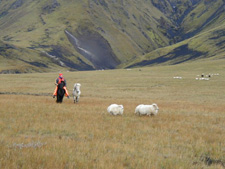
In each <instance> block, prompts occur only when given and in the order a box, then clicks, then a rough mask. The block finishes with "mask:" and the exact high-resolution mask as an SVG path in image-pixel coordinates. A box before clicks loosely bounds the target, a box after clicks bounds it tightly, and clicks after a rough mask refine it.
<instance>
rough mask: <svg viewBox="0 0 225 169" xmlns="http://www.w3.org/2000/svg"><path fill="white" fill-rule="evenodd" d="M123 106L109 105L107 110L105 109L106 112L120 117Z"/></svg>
mask: <svg viewBox="0 0 225 169" xmlns="http://www.w3.org/2000/svg"><path fill="white" fill-rule="evenodd" d="M123 110H124V108H123V105H118V104H111V105H110V106H109V107H108V108H107V112H108V113H110V114H112V115H114V116H116V115H122V114H123Z"/></svg>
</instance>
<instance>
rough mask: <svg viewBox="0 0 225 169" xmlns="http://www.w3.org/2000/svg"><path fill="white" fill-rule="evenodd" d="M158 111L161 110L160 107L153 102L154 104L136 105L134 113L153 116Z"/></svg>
mask: <svg viewBox="0 0 225 169" xmlns="http://www.w3.org/2000/svg"><path fill="white" fill-rule="evenodd" d="M158 111H159V107H158V106H157V104H155V103H153V104H152V105H144V104H140V105H138V106H137V107H136V109H135V112H134V113H135V114H137V115H148V116H150V115H151V116H153V115H156V114H157V113H158Z"/></svg>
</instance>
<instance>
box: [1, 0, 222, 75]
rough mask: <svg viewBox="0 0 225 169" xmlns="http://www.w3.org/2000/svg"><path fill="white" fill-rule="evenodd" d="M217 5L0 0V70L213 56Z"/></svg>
mask: <svg viewBox="0 0 225 169" xmlns="http://www.w3.org/2000/svg"><path fill="white" fill-rule="evenodd" d="M224 9H225V2H224V0H213V1H209V0H149V1H145V0H140V1H136V0H83V1H75V0H41V1H40V0H37V1H33V0H2V1H0V30H1V31H0V38H1V39H0V40H1V43H0V49H1V51H0V59H1V67H0V72H2V73H5V72H16V73H18V72H37V71H38V72H46V71H56V70H94V69H113V68H121V67H126V66H142V65H151V64H156V63H157V64H161V63H163V64H165V63H166V64H176V63H181V62H184V61H187V60H191V59H196V58H203V57H215V56H216V55H220V56H221V55H222V53H224V51H223V47H224V31H223V30H224V26H223V25H224V22H225V21H224V20H225V14H224V13H225V12H224ZM204 32H206V33H204ZM207 32H208V33H207ZM195 36H196V37H195ZM200 37H201V38H200ZM188 38H193V39H198V40H189V41H185V40H186V39H188ZM183 41H184V42H183ZM190 41H191V42H192V43H191V44H190ZM193 41H194V44H195V43H196V44H200V45H198V47H194V45H193ZM202 43H203V44H202ZM209 44H210V45H209ZM7 46H8V47H9V46H11V47H12V48H8V47H7ZM190 46H191V47H190ZM199 46H202V47H199ZM209 46H210V48H211V46H212V47H213V50H212V49H210V48H209ZM197 48H198V49H197ZM203 48H204V50H203ZM3 51H4V52H3ZM159 51H160V52H159ZM155 53H157V55H155ZM157 58H158V60H157ZM165 58H166V59H165ZM184 58H187V59H184ZM154 60H156V61H154ZM143 61H146V62H145V64H142V63H141V62H143ZM16 63H18V64H16ZM13 70H14V71H13Z"/></svg>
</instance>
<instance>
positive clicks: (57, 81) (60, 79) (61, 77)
mask: <svg viewBox="0 0 225 169" xmlns="http://www.w3.org/2000/svg"><path fill="white" fill-rule="evenodd" d="M61 82H64V83H65V86H64V87H63V89H64V90H65V95H66V97H67V98H70V96H69V92H68V90H67V88H66V79H65V78H64V77H63V74H62V73H59V77H58V78H57V79H56V83H55V85H56V87H55V90H54V93H53V98H55V96H57V90H58V84H60V83H61Z"/></svg>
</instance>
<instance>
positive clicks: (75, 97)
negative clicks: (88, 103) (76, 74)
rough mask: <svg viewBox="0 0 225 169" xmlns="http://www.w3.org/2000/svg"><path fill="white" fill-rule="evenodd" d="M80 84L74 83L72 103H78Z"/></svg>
mask: <svg viewBox="0 0 225 169" xmlns="http://www.w3.org/2000/svg"><path fill="white" fill-rule="evenodd" d="M80 87H81V84H80V83H75V84H74V87H73V100H74V103H76V102H78V101H79V99H80V95H81V91H80Z"/></svg>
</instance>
